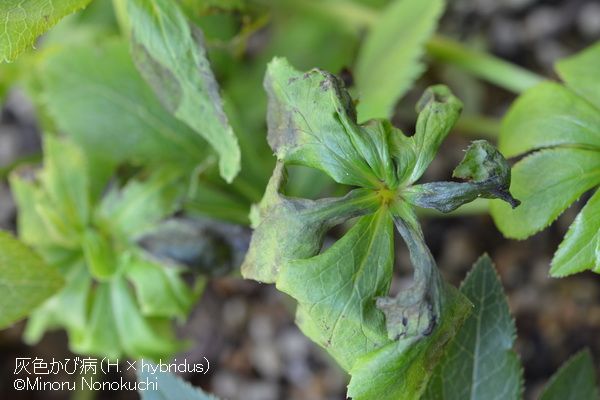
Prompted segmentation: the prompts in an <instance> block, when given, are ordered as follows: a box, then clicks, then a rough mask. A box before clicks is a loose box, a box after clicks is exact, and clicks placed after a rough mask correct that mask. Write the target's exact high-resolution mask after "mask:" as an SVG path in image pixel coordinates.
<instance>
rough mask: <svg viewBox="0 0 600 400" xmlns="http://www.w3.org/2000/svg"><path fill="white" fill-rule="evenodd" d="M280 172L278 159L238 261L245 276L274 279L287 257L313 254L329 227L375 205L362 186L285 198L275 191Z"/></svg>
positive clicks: (372, 196) (372, 197)
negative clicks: (341, 193)
mask: <svg viewBox="0 0 600 400" xmlns="http://www.w3.org/2000/svg"><path fill="white" fill-rule="evenodd" d="M283 174H284V166H283V163H278V164H277V166H276V168H275V171H274V172H273V176H272V177H271V180H270V182H269V185H268V186H267V189H266V191H265V196H264V198H263V200H262V201H261V203H260V206H259V209H258V213H259V216H258V219H259V221H257V222H258V225H257V226H256V229H255V231H254V234H253V235H252V241H251V243H250V248H249V250H248V254H247V255H246V259H245V260H244V263H243V265H242V275H243V276H244V277H245V278H246V279H254V280H257V281H260V282H267V283H273V282H275V280H276V279H277V275H278V274H279V269H280V268H281V267H282V266H283V265H284V264H285V263H286V262H287V261H289V260H294V259H302V258H308V257H312V256H314V255H316V254H317V253H318V251H319V249H320V248H321V245H322V242H323V237H324V235H325V234H326V233H327V231H328V229H329V228H331V227H333V226H335V225H338V224H340V223H342V222H344V221H345V220H347V219H349V218H352V217H355V216H358V215H361V214H364V213H366V212H368V211H371V210H373V209H374V207H376V205H377V203H376V200H375V196H374V195H373V194H371V193H368V192H366V191H364V190H363V189H355V190H353V191H352V192H350V193H349V194H348V195H346V196H345V197H343V198H331V199H322V200H316V201H314V200H306V199H291V198H287V197H285V196H283V195H281V194H280V193H279V190H280V188H281V185H282V180H283Z"/></svg>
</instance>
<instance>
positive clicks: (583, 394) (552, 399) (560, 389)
mask: <svg viewBox="0 0 600 400" xmlns="http://www.w3.org/2000/svg"><path fill="white" fill-rule="evenodd" d="M599 396H600V395H599V393H598V386H597V382H596V371H595V369H594V362H593V360H592V356H591V355H590V352H589V351H588V350H585V351H581V352H579V353H578V354H576V355H574V356H573V357H571V359H569V361H567V362H566V363H565V364H564V365H563V366H562V367H561V368H560V369H559V370H558V371H557V372H556V373H555V374H554V375H553V376H552V378H550V382H548V384H547V386H546V388H545V389H544V391H543V392H542V395H541V396H540V400H580V399H590V400H591V399H597V398H598V397H599Z"/></svg>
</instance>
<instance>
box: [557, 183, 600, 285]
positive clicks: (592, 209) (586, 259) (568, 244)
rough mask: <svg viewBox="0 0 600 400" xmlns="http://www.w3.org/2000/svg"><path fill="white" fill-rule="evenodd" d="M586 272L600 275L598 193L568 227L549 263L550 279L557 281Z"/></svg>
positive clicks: (599, 193)
mask: <svg viewBox="0 0 600 400" xmlns="http://www.w3.org/2000/svg"><path fill="white" fill-rule="evenodd" d="M586 269H591V270H592V271H594V272H596V273H600V190H596V193H594V195H593V196H592V198H591V199H590V200H589V201H588V202H587V204H586V205H585V206H584V207H583V209H582V210H581V212H580V213H579V214H577V218H575V221H574V222H573V223H572V224H571V226H570V227H569V230H568V232H567V234H566V236H565V239H564V240H563V241H562V243H561V244H560V246H558V250H557V251H556V253H555V254H554V258H553V259H552V268H551V269H550V275H552V276H554V277H561V276H566V275H570V274H574V273H576V272H581V271H583V270H586Z"/></svg>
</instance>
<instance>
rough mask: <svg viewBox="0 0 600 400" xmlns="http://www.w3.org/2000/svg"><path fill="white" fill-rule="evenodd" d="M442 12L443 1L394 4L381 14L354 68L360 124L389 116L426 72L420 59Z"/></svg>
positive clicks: (405, 0)
mask: <svg viewBox="0 0 600 400" xmlns="http://www.w3.org/2000/svg"><path fill="white" fill-rule="evenodd" d="M443 9H444V2H443V1H442V0H428V1H421V0H395V1H393V2H392V3H391V4H390V5H388V6H387V8H385V9H384V10H383V11H382V17H381V18H380V19H378V21H377V24H376V25H375V26H373V28H372V29H371V31H370V32H369V34H368V35H367V38H366V40H365V42H364V44H363V45H362V47H361V49H360V52H359V55H358V60H357V64H356V74H355V76H356V84H357V87H358V91H359V95H360V102H359V105H358V108H357V109H358V120H359V121H365V120H368V119H371V118H389V117H391V116H392V114H393V109H394V105H395V104H396V101H397V100H398V99H399V98H400V97H402V95H403V94H404V93H405V92H406V91H407V90H408V89H409V87H410V85H411V84H412V82H413V81H414V80H415V79H416V78H418V77H419V75H421V73H422V72H423V70H424V69H425V68H424V65H423V64H422V63H421V61H420V58H421V56H422V55H423V53H424V47H425V42H426V41H427V39H428V38H429V36H430V35H432V34H433V32H434V31H435V28H436V26H437V21H438V18H439V17H440V15H441V13H442V11H443Z"/></svg>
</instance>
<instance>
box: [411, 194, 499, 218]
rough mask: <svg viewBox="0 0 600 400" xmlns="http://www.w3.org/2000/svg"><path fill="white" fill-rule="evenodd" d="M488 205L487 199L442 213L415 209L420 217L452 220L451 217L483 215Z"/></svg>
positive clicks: (426, 209)
mask: <svg viewBox="0 0 600 400" xmlns="http://www.w3.org/2000/svg"><path fill="white" fill-rule="evenodd" d="M489 204H490V201H489V200H488V199H481V198H479V199H476V200H475V201H473V202H471V203H467V204H464V205H462V206H460V207H459V208H457V209H456V210H454V211H452V212H449V213H447V214H446V213H443V212H440V211H437V210H434V209H430V208H419V209H417V214H418V215H419V216H420V217H433V218H440V217H442V218H452V217H468V216H473V215H484V214H488V213H489V207H490V206H489Z"/></svg>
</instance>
